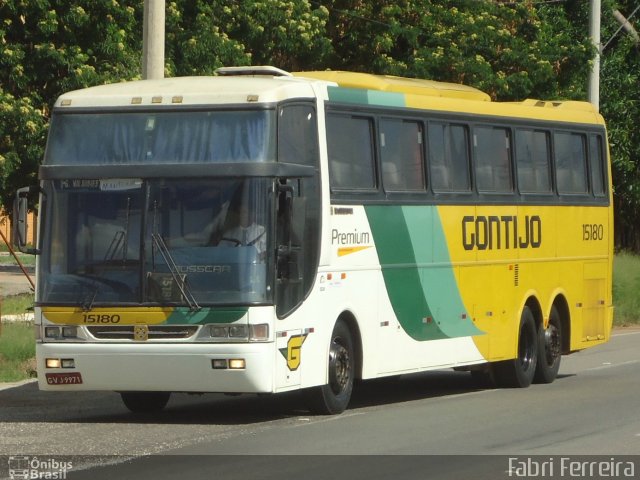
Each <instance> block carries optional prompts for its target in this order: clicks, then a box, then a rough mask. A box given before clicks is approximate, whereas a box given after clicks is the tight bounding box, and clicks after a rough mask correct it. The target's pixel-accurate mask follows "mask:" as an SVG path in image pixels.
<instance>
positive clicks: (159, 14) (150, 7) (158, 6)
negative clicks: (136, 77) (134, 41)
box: [142, 0, 165, 80]
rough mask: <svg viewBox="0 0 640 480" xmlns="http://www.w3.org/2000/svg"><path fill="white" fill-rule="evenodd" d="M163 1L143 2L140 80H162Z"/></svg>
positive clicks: (150, 0) (146, 0) (151, 0)
mask: <svg viewBox="0 0 640 480" xmlns="http://www.w3.org/2000/svg"><path fill="white" fill-rule="evenodd" d="M164 11H165V0H144V24H143V26H142V78H143V79H145V80H146V79H158V78H164Z"/></svg>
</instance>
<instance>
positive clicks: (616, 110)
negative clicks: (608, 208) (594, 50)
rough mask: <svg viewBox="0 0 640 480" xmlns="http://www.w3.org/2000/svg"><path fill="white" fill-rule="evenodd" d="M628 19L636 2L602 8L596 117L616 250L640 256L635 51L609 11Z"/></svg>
mask: <svg viewBox="0 0 640 480" xmlns="http://www.w3.org/2000/svg"><path fill="white" fill-rule="evenodd" d="M614 7H616V8H618V9H620V11H621V12H622V13H623V14H626V15H630V14H631V13H632V12H633V10H634V9H635V7H636V4H635V2H621V3H620V4H618V5H614V4H612V3H608V2H607V3H606V4H605V5H604V7H603V31H602V40H603V42H604V43H606V42H609V40H611V41H610V42H609V43H608V44H607V46H606V48H605V49H604V50H603V52H602V57H601V72H600V104H601V113H602V115H603V116H604V118H605V119H606V120H607V124H608V130H609V143H610V150H611V159H612V174H613V175H612V176H613V184H614V206H615V224H616V225H615V227H616V228H615V234H616V241H615V243H616V246H617V247H618V248H624V249H629V250H633V251H636V252H640V163H639V162H640V127H639V126H638V118H640V46H639V45H636V44H635V43H634V41H633V39H632V38H631V37H630V36H629V35H626V34H625V33H624V32H619V33H618V34H616V35H614V34H615V32H616V31H617V30H618V28H619V27H620V25H619V24H618V23H617V22H616V21H615V20H614V17H613V16H612V15H611V11H612V8H614ZM636 20H637V17H636Z"/></svg>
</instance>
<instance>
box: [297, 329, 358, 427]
mask: <svg viewBox="0 0 640 480" xmlns="http://www.w3.org/2000/svg"><path fill="white" fill-rule="evenodd" d="M328 368H329V371H328V373H329V383H328V384H326V385H322V386H320V387H314V388H310V389H309V390H308V391H307V401H308V404H309V409H310V410H311V411H312V412H313V413H317V414H320V415H337V414H339V413H342V412H344V411H345V409H346V408H347V406H348V405H349V401H350V400H351V393H352V392H353V379H354V374H355V356H354V349H353V339H352V338H351V332H350V331H349V328H348V327H347V325H346V323H344V322H343V321H341V320H338V322H337V323H336V326H335V327H334V328H333V333H332V334H331V343H330V345H329V365H328Z"/></svg>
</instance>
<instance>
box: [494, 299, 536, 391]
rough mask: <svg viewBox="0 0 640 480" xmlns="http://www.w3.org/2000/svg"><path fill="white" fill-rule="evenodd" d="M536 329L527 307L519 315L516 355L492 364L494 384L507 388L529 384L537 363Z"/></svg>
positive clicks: (531, 314)
mask: <svg viewBox="0 0 640 480" xmlns="http://www.w3.org/2000/svg"><path fill="white" fill-rule="evenodd" d="M538 352H539V349H538V329H537V328H536V322H535V319H534V318H533V313H531V310H530V309H529V307H524V310H523V311H522V316H521V317H520V329H519V334H518V356H517V357H516V358H514V359H513V360H507V361H504V362H496V363H495V364H493V366H492V368H493V377H494V379H495V382H496V385H497V386H499V387H507V388H526V387H528V386H529V385H531V382H532V381H533V377H534V374H535V371H536V365H537V363H538Z"/></svg>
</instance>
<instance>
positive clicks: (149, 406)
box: [120, 392, 171, 413]
mask: <svg viewBox="0 0 640 480" xmlns="http://www.w3.org/2000/svg"><path fill="white" fill-rule="evenodd" d="M120 396H121V397H122V402H123V403H124V405H125V407H127V408H128V409H129V410H131V411H132V412H133V413H153V412H159V411H160V410H162V409H163V408H164V407H166V406H167V403H168V402H169V397H171V392H120Z"/></svg>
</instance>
